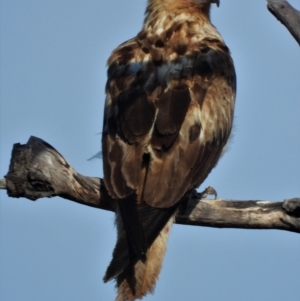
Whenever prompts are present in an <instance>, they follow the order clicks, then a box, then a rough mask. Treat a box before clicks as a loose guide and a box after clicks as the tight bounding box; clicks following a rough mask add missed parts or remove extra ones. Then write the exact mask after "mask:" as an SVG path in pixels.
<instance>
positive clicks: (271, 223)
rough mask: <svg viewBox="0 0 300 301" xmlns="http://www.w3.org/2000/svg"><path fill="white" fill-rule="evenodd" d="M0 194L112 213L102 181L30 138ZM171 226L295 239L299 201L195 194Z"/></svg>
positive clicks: (299, 228) (18, 148)
mask: <svg viewBox="0 0 300 301" xmlns="http://www.w3.org/2000/svg"><path fill="white" fill-rule="evenodd" d="M0 188H2V189H6V190H7V193H8V195H9V196H10V197H17V198H18V197H25V198H28V199H30V200H37V199H39V198H42V197H53V196H60V197H62V198H65V199H68V200H71V201H74V202H77V203H81V204H84V205H88V206H92V207H96V208H99V209H104V210H109V211H115V200H113V199H111V198H110V196H109V195H108V193H107V191H106V189H105V186H104V183H103V180H102V179H100V178H92V177H85V176H83V175H81V174H79V173H78V172H76V170H75V169H74V168H73V167H72V166H71V165H70V164H69V163H68V162H67V161H66V160H65V159H64V158H63V156H62V155H61V154H60V153H59V152H57V151H56V150H55V149H54V148H53V147H52V146H51V145H49V144H48V143H47V142H45V141H43V140H41V139H39V138H36V137H30V139H29V140H28V142H27V144H25V145H21V144H19V143H17V144H15V145H14V147H13V150H12V158H11V162H10V166H9V171H8V173H7V175H6V176H5V180H0ZM176 223H178V224H184V225H196V226H208V227H217V228H244V229H245V228H248V229H249V228H251V229H281V230H287V231H292V232H297V233H300V198H295V199H291V200H285V201H284V202H265V201H236V200H224V199H217V200H203V199H202V200H199V194H198V193H196V192H195V191H193V192H191V193H189V194H187V195H186V196H185V199H184V201H183V203H182V205H181V206H180V207H179V210H178V212H177V215H176Z"/></svg>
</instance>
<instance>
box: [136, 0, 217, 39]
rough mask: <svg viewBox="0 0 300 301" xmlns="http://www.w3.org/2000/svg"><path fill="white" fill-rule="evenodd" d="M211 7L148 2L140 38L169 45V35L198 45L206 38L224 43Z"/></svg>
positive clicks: (186, 1) (184, 0)
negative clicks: (212, 15)
mask: <svg viewBox="0 0 300 301" xmlns="http://www.w3.org/2000/svg"><path fill="white" fill-rule="evenodd" d="M209 9H210V4H200V3H199V2H198V3H197V1H196V0H148V6H147V9H146V13H145V20H144V24H143V29H142V30H141V32H140V36H142V37H147V38H148V39H149V40H150V41H151V39H152V40H153V39H154V40H155V39H156V40H157V39H161V40H162V41H164V42H166V40H168V39H169V38H168V36H170V38H171V36H172V38H173V39H177V43H179V42H181V41H178V39H189V43H197V42H198V41H199V40H201V39H202V38H203V37H209V38H216V39H220V40H222V38H221V36H220V35H219V33H218V32H217V30H216V29H215V27H214V26H213V25H212V24H211V22H210V17H209Z"/></svg>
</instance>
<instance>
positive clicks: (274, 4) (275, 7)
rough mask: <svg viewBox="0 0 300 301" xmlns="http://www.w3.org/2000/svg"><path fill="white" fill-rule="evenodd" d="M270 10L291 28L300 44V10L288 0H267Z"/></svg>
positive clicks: (292, 33)
mask: <svg viewBox="0 0 300 301" xmlns="http://www.w3.org/2000/svg"><path fill="white" fill-rule="evenodd" d="M267 1H268V5H267V7H268V10H269V11H270V12H271V13H272V14H273V15H274V16H275V17H276V18H277V19H278V20H279V21H280V22H281V23H282V24H283V25H284V26H285V27H286V28H287V29H288V30H289V32H290V33H291V35H292V36H293V37H294V38H295V40H296V41H297V42H298V44H299V45H300V11H298V10H296V9H295V8H294V7H293V6H291V5H290V4H289V3H288V2H287V1H286V0H267Z"/></svg>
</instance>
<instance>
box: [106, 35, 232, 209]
mask: <svg viewBox="0 0 300 301" xmlns="http://www.w3.org/2000/svg"><path fill="white" fill-rule="evenodd" d="M106 95H107V97H106V105H105V119H104V131H103V140H102V142H103V157H104V180H105V184H106V187H107V189H108V191H109V193H110V194H111V196H112V197H114V198H117V199H122V198H125V197H127V196H129V195H131V194H134V193H135V194H136V195H137V202H141V201H145V202H146V203H147V204H148V205H150V206H153V207H159V208H165V207H170V206H172V205H174V204H175V203H176V202H178V201H179V200H180V199H181V197H182V196H183V195H184V194H185V193H186V192H187V191H188V190H190V189H193V188H195V187H197V186H198V185H199V184H200V183H201V182H203V180H204V179H205V178H206V176H207V175H208V174H209V172H210V171H211V169H212V168H213V167H214V166H215V164H216V163H217V160H218V158H219V156H220V153H221V151H222V149H223V147H224V145H225V144H226V142H227V139H228V136H229V134H230V131H231V125H232V118H233V108H234V98H235V73H234V67H233V63H232V60H231V58H230V55H229V51H228V49H227V47H226V46H223V45H221V46H218V44H217V42H216V41H209V40H207V41H203V42H202V44H201V45H198V48H197V49H189V50H188V49H186V53H182V52H181V53H180V55H179V54H178V51H177V52H175V51H174V53H172V51H170V50H168V49H166V50H165V51H164V52H162V51H161V52H157V53H155V52H154V51H152V52H151V49H150V50H149V49H147V48H146V46H145V45H143V44H141V43H140V42H139V41H138V40H137V39H133V40H130V41H128V42H126V43H124V44H122V45H121V46H120V47H119V48H117V49H116V50H115V51H114V53H113V54H112V56H111V58H110V60H109V70H108V81H107V86H106Z"/></svg>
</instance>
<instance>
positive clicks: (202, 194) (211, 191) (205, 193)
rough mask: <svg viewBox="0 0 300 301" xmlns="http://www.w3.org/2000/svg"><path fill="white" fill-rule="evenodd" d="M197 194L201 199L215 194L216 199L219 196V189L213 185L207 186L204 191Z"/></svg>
mask: <svg viewBox="0 0 300 301" xmlns="http://www.w3.org/2000/svg"><path fill="white" fill-rule="evenodd" d="M197 194H198V197H199V199H200V200H201V199H205V198H206V197H207V196H208V195H214V196H215V199H216V198H217V196H218V194H217V191H216V190H215V189H214V188H213V187H211V186H208V187H206V188H205V189H204V190H203V191H202V192H198V193H197Z"/></svg>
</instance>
